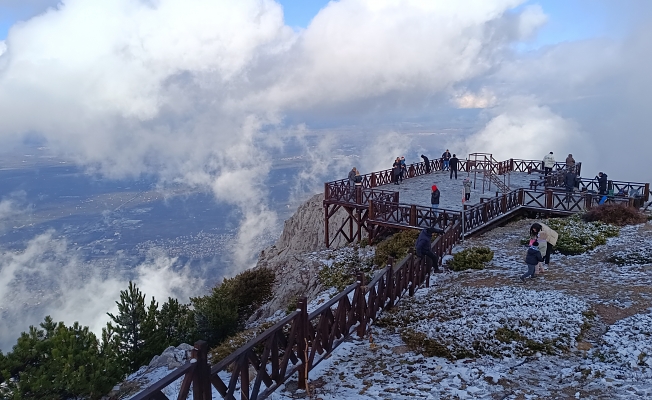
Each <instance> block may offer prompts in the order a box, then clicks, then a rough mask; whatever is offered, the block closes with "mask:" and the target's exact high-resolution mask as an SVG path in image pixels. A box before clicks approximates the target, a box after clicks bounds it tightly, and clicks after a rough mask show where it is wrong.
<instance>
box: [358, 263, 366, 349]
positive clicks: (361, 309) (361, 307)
mask: <svg viewBox="0 0 652 400" xmlns="http://www.w3.org/2000/svg"><path fill="white" fill-rule="evenodd" d="M356 275H357V277H356V279H357V281H358V288H357V289H356V295H357V297H358V309H357V314H358V323H359V324H358V337H359V338H362V337H364V335H365V333H366V332H367V312H366V309H367V307H366V305H367V301H366V300H365V298H364V292H365V286H364V284H365V282H364V272H362V271H360V272H358V273H357V274H356Z"/></svg>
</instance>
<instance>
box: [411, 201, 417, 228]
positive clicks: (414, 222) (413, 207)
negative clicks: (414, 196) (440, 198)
mask: <svg viewBox="0 0 652 400" xmlns="http://www.w3.org/2000/svg"><path fill="white" fill-rule="evenodd" d="M410 225H411V226H417V206H416V204H412V205H411V206H410Z"/></svg>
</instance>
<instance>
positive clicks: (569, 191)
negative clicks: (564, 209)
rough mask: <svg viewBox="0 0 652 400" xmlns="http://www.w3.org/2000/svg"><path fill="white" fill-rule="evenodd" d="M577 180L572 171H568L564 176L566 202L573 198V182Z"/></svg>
mask: <svg viewBox="0 0 652 400" xmlns="http://www.w3.org/2000/svg"><path fill="white" fill-rule="evenodd" d="M576 179H577V174H576V173H575V172H574V170H573V169H570V170H569V171H568V172H566V175H564V186H565V187H566V202H569V201H571V200H572V198H573V192H574V191H575V180H576Z"/></svg>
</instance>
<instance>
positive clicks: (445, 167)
mask: <svg viewBox="0 0 652 400" xmlns="http://www.w3.org/2000/svg"><path fill="white" fill-rule="evenodd" d="M450 159H451V152H450V151H448V149H446V151H445V152H444V154H442V155H441V160H442V161H443V162H444V165H442V167H441V170H442V171H448V162H449V161H450Z"/></svg>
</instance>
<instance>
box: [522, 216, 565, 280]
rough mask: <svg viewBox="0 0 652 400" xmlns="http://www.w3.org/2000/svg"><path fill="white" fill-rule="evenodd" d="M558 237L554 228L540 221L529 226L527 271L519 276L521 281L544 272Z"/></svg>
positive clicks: (526, 258) (526, 257)
mask: <svg viewBox="0 0 652 400" xmlns="http://www.w3.org/2000/svg"><path fill="white" fill-rule="evenodd" d="M558 237H559V234H558V233H557V232H556V231H555V230H553V229H552V228H550V227H549V226H548V225H546V224H544V223H542V222H535V223H534V224H532V226H530V241H529V246H528V250H527V254H526V255H525V264H526V265H527V272H525V273H524V274H523V275H521V276H520V279H521V281H522V282H525V280H526V279H532V278H534V277H536V276H537V275H541V274H543V273H545V271H546V270H547V268H548V264H550V255H551V254H552V251H553V249H554V246H555V245H556V244H557V239H558Z"/></svg>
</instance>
